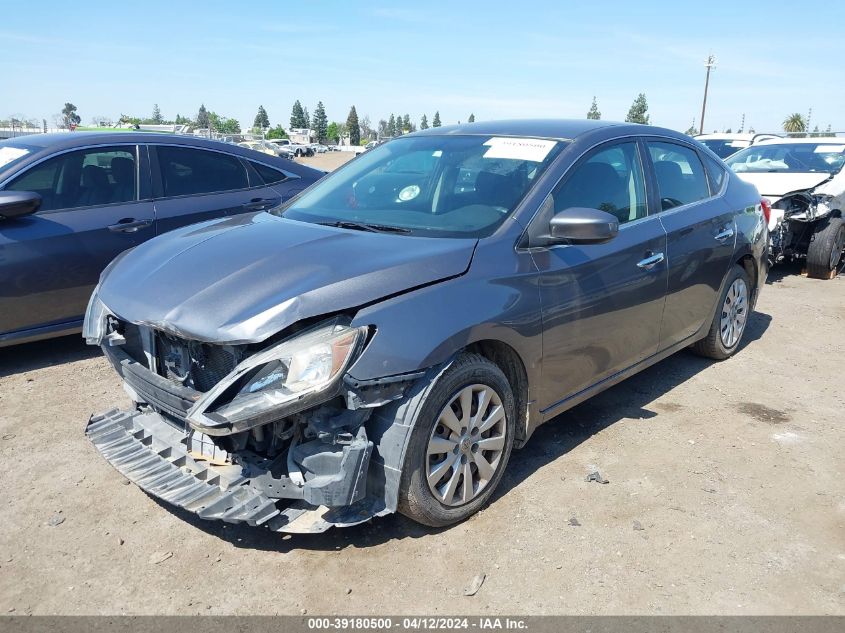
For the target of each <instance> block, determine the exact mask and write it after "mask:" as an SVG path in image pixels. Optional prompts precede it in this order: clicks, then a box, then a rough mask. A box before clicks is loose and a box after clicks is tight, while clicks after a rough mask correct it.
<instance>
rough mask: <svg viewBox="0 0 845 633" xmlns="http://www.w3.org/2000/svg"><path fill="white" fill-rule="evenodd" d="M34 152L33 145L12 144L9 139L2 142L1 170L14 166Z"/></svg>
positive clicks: (0, 150) (0, 143)
mask: <svg viewBox="0 0 845 633" xmlns="http://www.w3.org/2000/svg"><path fill="white" fill-rule="evenodd" d="M32 152H33V149H32V148H31V147H24V146H21V145H18V144H12V143H11V142H9V141H2V142H0V170H1V169H7V168H9V167H13V166H14V165H15V164H17V163H19V162H21V161H22V160H23V159H24V158H26V157H27V156H29V155H30V154H31V153H32Z"/></svg>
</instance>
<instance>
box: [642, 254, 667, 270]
mask: <svg viewBox="0 0 845 633" xmlns="http://www.w3.org/2000/svg"><path fill="white" fill-rule="evenodd" d="M664 259H666V256H665V255H664V254H663V253H654V254H653V255H649V256H648V257H646V258H645V259H641V260H640V261H638V262H637V266H638V267H639V268H642V269H643V270H651V269H652V268H654V267H655V266H657V264H659V263H660V262H662V261H663V260H664Z"/></svg>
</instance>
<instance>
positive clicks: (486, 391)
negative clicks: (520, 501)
mask: <svg viewBox="0 0 845 633" xmlns="http://www.w3.org/2000/svg"><path fill="white" fill-rule="evenodd" d="M506 422H507V420H506V417H505V408H504V407H503V406H502V399H501V398H500V397H499V394H498V393H496V391H495V390H494V389H493V388H492V387H489V386H487V385H479V384H476V385H470V386H468V387H464V388H463V389H461V390H460V391H459V392H458V393H456V394H455V395H454V396H452V398H451V400H449V402H448V403H447V404H446V406H445V407H443V410H442V411H441V412H440V415H439V416H438V418H437V423H436V424H435V425H434V428H433V429H432V431H431V437H430V438H429V440H428V448H427V454H426V463H427V472H426V478H427V480H428V487H429V489H430V490H431V492H432V494H434V496H435V497H436V498H437V500H438V501H440V502H441V503H443V504H445V505H447V506H458V505H463V504H465V503H469V502H470V501H472V500H473V499H474V498H476V497H477V496H478V495H479V494H481V492H482V491H483V490H484V488H486V487H487V485H488V484H489V483H490V481H492V479H493V477H494V475H495V474H496V471H497V470H498V468H499V464H500V463H501V461H502V455H503V453H504V450H505V441H506V437H505V435H506V430H507V423H506Z"/></svg>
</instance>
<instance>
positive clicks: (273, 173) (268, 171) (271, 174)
mask: <svg viewBox="0 0 845 633" xmlns="http://www.w3.org/2000/svg"><path fill="white" fill-rule="evenodd" d="M250 164H251V165H252V166H253V167H254V168H255V171H257V172H258V175H259V176H260V177H261V180H263V181H264V184H265V185H272V184H273V183H277V182H282V181H283V180H285V179H286V178H287V175H286V174H285V173H284V172H281V171H279V170H278V169H273V168H272V167H267V165H262V164H261V163H253V162H252V161H250Z"/></svg>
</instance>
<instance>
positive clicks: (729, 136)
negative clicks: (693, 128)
mask: <svg viewBox="0 0 845 633" xmlns="http://www.w3.org/2000/svg"><path fill="white" fill-rule="evenodd" d="M755 136H756V134H745V133H742V132H733V133H731V132H725V133H724V134H720V133H718V132H716V133H713V134H696V135H695V136H694V137H693V138H694V139H695V140H696V141H707V140H710V139H713V140H714V141H718V140H722V139H724V140H728V141H750V140H751V139H753V138H754V137H755Z"/></svg>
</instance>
